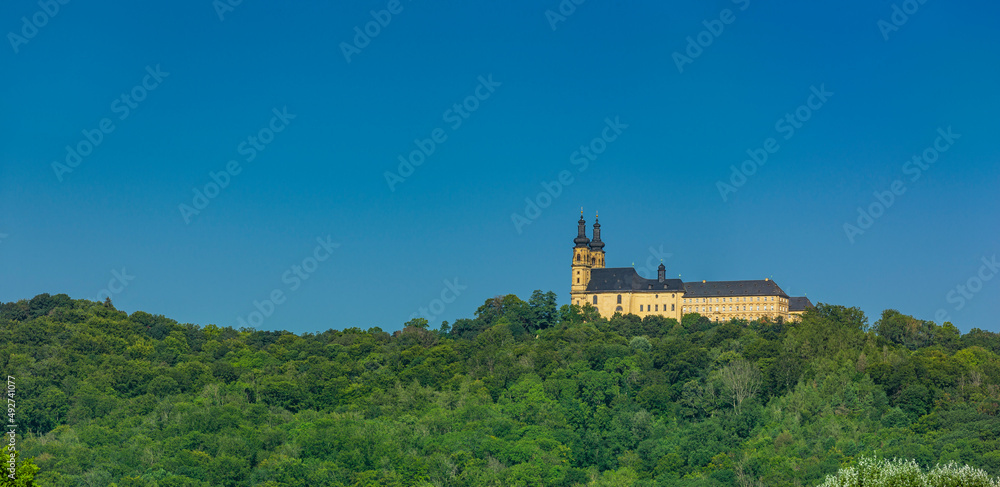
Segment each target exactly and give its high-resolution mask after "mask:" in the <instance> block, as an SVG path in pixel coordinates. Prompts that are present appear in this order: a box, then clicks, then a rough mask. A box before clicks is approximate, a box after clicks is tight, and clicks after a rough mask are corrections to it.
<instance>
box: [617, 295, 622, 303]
mask: <svg viewBox="0 0 1000 487" xmlns="http://www.w3.org/2000/svg"><path fill="white" fill-rule="evenodd" d="M618 304H622V295H621V294H619V295H618Z"/></svg>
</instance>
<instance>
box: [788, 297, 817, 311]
mask: <svg viewBox="0 0 1000 487" xmlns="http://www.w3.org/2000/svg"><path fill="white" fill-rule="evenodd" d="M812 307H814V306H813V304H812V301H809V298H807V297H805V296H796V297H794V298H788V311H805V310H806V308H812Z"/></svg>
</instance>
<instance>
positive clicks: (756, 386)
mask: <svg viewBox="0 0 1000 487" xmlns="http://www.w3.org/2000/svg"><path fill="white" fill-rule="evenodd" d="M428 325H429V324H428V323H427V322H426V320H422V319H415V320H411V321H410V322H407V323H406V324H405V326H404V327H403V328H402V329H401V330H399V331H397V332H394V333H392V334H389V333H386V332H385V331H383V330H381V329H379V328H371V329H369V330H361V329H357V328H348V329H345V330H342V331H336V330H328V331H325V332H322V333H316V334H312V333H309V334H303V335H295V334H291V333H288V332H283V331H262V330H253V329H240V330H236V329H233V328H230V327H218V326H215V325H207V326H204V327H199V326H195V325H191V324H182V323H178V322H176V321H174V320H171V319H169V318H167V317H164V316H159V315H152V314H149V313H145V312H141V311H136V312H134V313H132V314H131V315H128V314H126V313H124V312H121V311H117V310H115V309H114V308H113V307H109V306H106V305H105V304H104V303H95V302H90V301H84V300H71V299H69V298H68V297H67V296H65V295H57V296H49V295H39V296H37V297H35V298H33V299H30V300H21V301H18V302H14V303H3V304H0V363H3V364H4V365H5V369H6V371H7V373H8V374H9V375H12V376H14V377H16V378H17V381H18V391H19V394H23V395H24V396H23V397H24V399H23V402H20V403H19V417H20V419H21V426H22V427H23V429H22V430H21V433H22V435H23V436H22V437H19V440H18V447H19V449H21V450H22V451H23V452H24V455H25V458H32V460H30V461H28V460H26V461H25V462H23V463H21V464H20V465H21V466H22V467H23V468H30V466H31V465H37V467H38V468H39V469H40V470H38V472H37V473H36V474H34V476H35V478H36V479H37V480H35V482H36V483H37V484H40V485H46V486H56V487H62V486H76V485H101V486H105V485H108V486H117V487H122V486H143V487H153V486H157V487H165V486H198V487H201V486H217V485H221V486H243V485H263V486H268V487H285V486H299V485H308V486H355V485H359V486H360V485H380V486H381V485H399V486H411V485H412V486H426V485H441V486H455V487H463V486H470V487H471V486H480V485H486V486H489V485H494V486H507V485H524V486H534V485H538V486H541V485H544V486H549V485H553V486H565V487H572V486H596V485H639V486H671V485H683V486H690V485H694V486H699V485H701V486H722V485H747V486H749V485H816V484H819V483H821V482H823V479H824V478H826V477H827V476H828V475H835V474H837V472H838V470H839V469H840V468H841V467H842V466H848V465H854V464H856V463H857V461H858V459H859V458H861V457H862V456H864V455H871V454H872V453H873V452H875V451H876V450H877V451H878V452H879V453H881V454H884V455H894V456H897V457H900V458H911V459H914V462H916V465H917V466H918V468H920V469H921V472H925V471H926V472H927V473H926V474H924V473H921V475H925V476H927V478H930V476H931V474H933V472H936V471H938V470H933V466H934V465H936V464H948V463H951V462H954V464H955V465H968V466H970V468H976V469H980V470H982V471H983V472H985V473H986V474H988V475H993V476H996V475H997V474H998V473H1000V440H998V438H1000V421H997V415H998V413H1000V356H998V352H1000V336H998V335H997V334H995V333H990V332H986V331H982V330H975V329H974V330H972V331H971V332H969V333H968V334H966V335H961V334H959V333H958V330H957V328H955V327H954V326H953V325H951V324H950V323H946V324H945V325H943V326H937V325H935V324H933V323H929V322H923V321H919V320H915V319H913V318H911V317H908V316H905V315H901V314H899V313H898V312H896V311H893V310H888V311H886V313H884V314H883V315H882V319H880V320H879V321H878V322H876V324H875V325H874V326H873V327H871V329H869V328H868V325H867V319H866V317H865V316H864V315H863V314H862V313H861V312H860V311H859V310H857V309H856V308H847V307H843V306H834V305H828V304H820V305H818V306H817V307H816V308H815V309H813V310H810V311H808V312H807V313H806V314H805V316H804V318H803V320H802V321H801V322H799V323H784V322H781V321H778V322H770V321H754V322H747V321H743V320H733V321H730V322H726V323H716V322H712V321H710V320H708V319H707V318H706V317H704V316H701V315H698V314H688V315H685V316H684V317H683V319H682V320H681V322H680V323H678V322H677V321H676V320H673V319H665V318H662V317H644V318H640V317H639V316H635V315H630V314H624V315H623V314H617V315H615V316H614V317H612V318H610V319H605V318H602V317H601V316H600V315H599V314H598V313H597V311H596V309H594V308H593V307H592V306H590V305H584V306H582V307H581V306H571V305H563V306H561V307H559V308H557V307H556V296H555V294H554V293H551V292H542V291H535V292H534V293H532V295H531V297H530V298H529V299H528V300H527V301H523V300H521V299H520V298H518V297H517V296H514V295H504V296H497V297H495V298H491V299H488V300H486V301H485V302H484V303H483V305H482V306H481V307H479V309H478V310H477V311H476V314H475V316H474V317H472V318H463V319H458V320H455V322H454V323H452V324H450V325H449V324H442V327H441V328H440V329H436V330H431V329H429V326H428ZM907 468H910V467H907ZM959 470H960V469H959ZM939 471H940V472H946V470H944V469H939ZM933 475H937V477H935V478H939V477H940V478H945V474H943V473H942V474H940V475H939V474H933ZM28 477H29V474H28V473H25V474H24V476H23V478H28ZM931 485H938V484H931ZM941 485H950V484H941Z"/></svg>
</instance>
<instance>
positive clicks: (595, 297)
mask: <svg viewBox="0 0 1000 487" xmlns="http://www.w3.org/2000/svg"><path fill="white" fill-rule="evenodd" d="M594 304H597V296H594Z"/></svg>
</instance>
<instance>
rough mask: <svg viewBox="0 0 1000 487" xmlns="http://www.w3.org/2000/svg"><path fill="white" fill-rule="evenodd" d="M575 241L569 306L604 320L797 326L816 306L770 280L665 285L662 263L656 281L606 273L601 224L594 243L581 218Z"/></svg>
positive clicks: (623, 270) (630, 272) (626, 272)
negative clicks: (686, 318) (701, 319)
mask: <svg viewBox="0 0 1000 487" xmlns="http://www.w3.org/2000/svg"><path fill="white" fill-rule="evenodd" d="M577 225H578V228H577V236H576V238H575V239H573V244H574V246H573V264H572V284H571V286H570V300H571V301H570V302H571V303H572V304H575V305H579V306H584V305H586V304H590V305H591V306H593V307H595V308H597V311H598V312H599V313H600V314H601V316H604V317H606V318H610V317H611V316H613V315H614V314H615V313H622V314H629V313H631V314H634V315H638V316H641V317H645V316H649V315H659V316H663V317H666V318H674V319H676V320H678V321H680V319H681V317H682V316H683V315H685V314H688V313H699V314H701V315H703V316H707V317H708V318H709V319H712V320H716V321H726V320H729V319H732V318H740V319H746V320H756V319H762V318H767V319H771V320H777V319H778V318H781V319H784V320H792V321H795V320H798V319H800V318H801V316H802V313H803V312H804V311H805V310H806V308H810V307H812V303H811V302H809V299H808V298H806V297H789V296H788V295H787V294H785V292H784V291H783V290H782V289H781V287H779V286H778V284H777V283H775V282H774V281H773V280H771V279H764V280H751V281H701V282H687V283H685V282H683V281H681V280H680V279H667V278H666V267H664V265H663V264H662V263H661V264H660V267H659V269H657V278H656V279H646V278H644V277H642V276H640V275H639V273H638V272H636V271H635V269H634V268H632V267H606V266H605V264H604V262H605V260H604V242H603V241H602V240H601V224H600V222H597V221H595V222H594V233H593V235H594V239H593V240H591V239H590V238H588V237H587V228H586V225H587V223H586V221H584V219H583V215H580V221H579V222H577Z"/></svg>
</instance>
